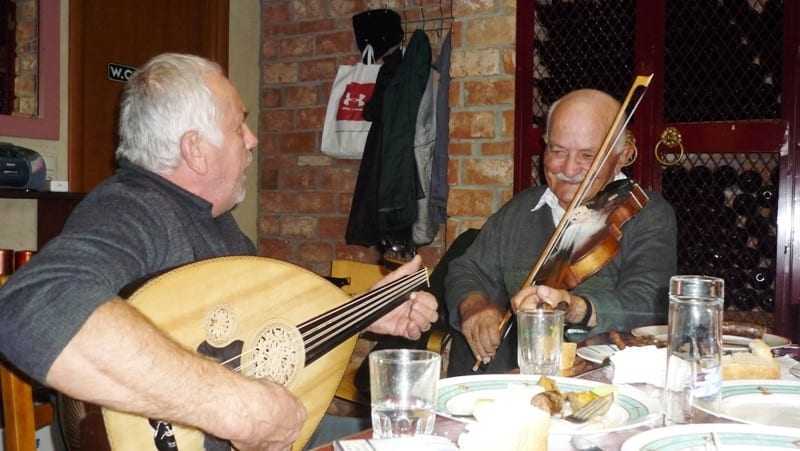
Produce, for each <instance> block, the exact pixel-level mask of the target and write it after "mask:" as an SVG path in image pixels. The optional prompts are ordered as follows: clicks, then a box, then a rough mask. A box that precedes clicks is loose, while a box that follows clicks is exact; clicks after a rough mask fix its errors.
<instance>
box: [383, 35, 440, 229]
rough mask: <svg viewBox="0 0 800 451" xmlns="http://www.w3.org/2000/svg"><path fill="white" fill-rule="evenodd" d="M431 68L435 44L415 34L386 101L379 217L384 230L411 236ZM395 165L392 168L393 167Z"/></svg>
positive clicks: (385, 94)
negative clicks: (422, 110)
mask: <svg viewBox="0 0 800 451" xmlns="http://www.w3.org/2000/svg"><path fill="white" fill-rule="evenodd" d="M430 71H431V45H430V41H429V40H428V35H426V34H425V32H424V31H421V30H416V31H414V34H413V35H412V36H411V41H409V44H408V48H407V49H406V52H405V56H404V57H403V62H402V63H401V64H400V67H399V68H398V70H397V74H396V75H395V76H394V78H392V81H391V82H390V83H389V86H387V87H386V92H385V93H384V103H383V155H382V157H383V162H382V163H381V165H382V167H383V168H386V170H385V171H384V172H383V174H382V176H381V178H380V188H379V190H378V199H379V202H378V218H379V225H380V227H381V230H382V231H386V232H387V233H389V234H395V233H397V232H400V233H402V234H403V235H405V231H406V230H407V233H408V236H409V239H410V236H411V226H412V225H413V224H414V221H416V219H417V199H418V198H420V197H421V196H424V195H425V193H424V191H423V190H422V187H421V186H420V182H419V177H418V174H417V163H416V160H415V158H414V133H415V130H416V127H417V110H418V109H419V104H420V100H421V99H422V95H423V93H424V92H425V85H426V84H427V82H428V77H429V76H430ZM389 168H391V170H389Z"/></svg>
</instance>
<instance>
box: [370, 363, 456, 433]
mask: <svg viewBox="0 0 800 451" xmlns="http://www.w3.org/2000/svg"><path fill="white" fill-rule="evenodd" d="M440 368H441V357H440V356H439V354H437V353H434V352H430V351H420V350H415V349H386V350H382V351H375V352H372V353H370V355H369V380H370V390H371V393H370V397H371V403H372V435H373V437H374V438H392V437H403V436H412V435H416V434H430V433H432V432H433V425H434V422H435V420H436V413H435V407H434V405H435V402H436V384H437V383H438V381H439V371H440Z"/></svg>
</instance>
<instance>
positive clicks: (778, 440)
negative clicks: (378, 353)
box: [621, 423, 800, 451]
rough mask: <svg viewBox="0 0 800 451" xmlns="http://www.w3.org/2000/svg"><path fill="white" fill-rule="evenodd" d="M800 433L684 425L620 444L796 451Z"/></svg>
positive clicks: (656, 450)
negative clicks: (786, 450)
mask: <svg viewBox="0 0 800 451" xmlns="http://www.w3.org/2000/svg"><path fill="white" fill-rule="evenodd" d="M798 441H800V429H793V428H785V427H769V426H753V425H744V424H724V423H713V424H687V425H680V426H668V427H664V428H657V429H651V430H649V431H645V432H640V433H638V434H636V435H634V436H633V437H631V438H629V439H628V440H626V441H625V443H623V444H622V448H621V451H661V450H670V451H689V450H706V449H714V450H723V449H736V450H737V451H749V450H752V451H760V450H762V449H770V450H776V451H777V450H782V449H792V450H796V449H797V443H798Z"/></svg>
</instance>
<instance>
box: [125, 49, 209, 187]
mask: <svg viewBox="0 0 800 451" xmlns="http://www.w3.org/2000/svg"><path fill="white" fill-rule="evenodd" d="M215 73H220V74H221V73H222V69H221V68H220V66H219V65H218V64H216V63H214V62H212V61H209V60H206V59H204V58H201V57H198V56H194V55H183V54H178V53H164V54H161V55H158V56H156V57H155V58H153V59H151V60H150V61H148V62H147V63H145V65H144V66H142V67H141V68H140V69H139V70H137V71H136V73H134V74H133V76H132V77H131V78H130V80H128V83H127V85H126V86H125V91H124V92H123V94H122V103H121V105H120V115H119V137H120V142H119V146H118V147H117V158H123V157H124V158H127V159H128V160H130V161H131V162H132V163H134V164H136V165H139V166H142V167H143V168H145V169H148V170H150V171H153V172H156V173H159V174H165V173H170V172H172V170H174V169H175V168H176V167H177V166H178V163H179V162H180V147H179V143H180V139H181V136H183V134H184V133H186V132H188V131H190V130H196V131H198V132H199V133H200V134H201V135H202V136H203V137H204V138H206V139H208V140H209V141H210V142H212V143H213V144H215V145H219V144H220V143H221V141H222V134H221V132H220V130H219V126H218V124H217V104H216V100H215V97H214V94H213V93H212V92H211V89H209V87H208V85H207V84H206V81H207V77H208V76H209V75H211V74H215Z"/></svg>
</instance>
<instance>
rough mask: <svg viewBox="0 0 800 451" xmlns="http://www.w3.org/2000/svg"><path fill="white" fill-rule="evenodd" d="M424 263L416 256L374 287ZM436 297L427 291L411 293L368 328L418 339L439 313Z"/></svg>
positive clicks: (372, 330)
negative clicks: (406, 298)
mask: <svg viewBox="0 0 800 451" xmlns="http://www.w3.org/2000/svg"><path fill="white" fill-rule="evenodd" d="M421 264H422V258H420V256H419V255H417V256H415V257H414V258H413V259H412V260H411V261H410V262H408V263H406V264H404V265H403V266H401V267H399V268H397V269H396V270H394V271H392V272H391V273H389V274H388V275H387V276H386V277H384V278H383V279H381V281H380V282H378V283H377V284H376V285H375V287H374V288H377V287H380V286H383V285H386V284H387V283H389V282H392V281H394V280H397V279H399V278H401V277H403V276H407V275H409V274H413V273H415V272H416V271H417V270H419V268H420V265H421ZM437 306H438V305H437V303H436V298H435V297H434V296H433V295H432V294H430V293H428V292H425V291H415V292H413V293H411V295H410V296H409V298H408V300H407V301H406V302H404V303H402V304H400V305H399V306H398V307H396V308H395V309H394V310H392V311H391V312H389V313H387V314H386V315H383V316H382V317H381V318H379V319H378V320H377V321H375V322H374V323H372V325H371V326H369V327H368V328H367V330H368V331H369V332H374V333H376V334H386V335H397V336H400V337H405V338H408V339H410V340H416V339H418V338H419V337H420V336H422V334H423V333H424V332H426V331H427V330H429V329H430V328H431V324H432V323H434V322H435V321H436V320H437V319H438V318H439V315H438V313H437V312H436V308H437Z"/></svg>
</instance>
